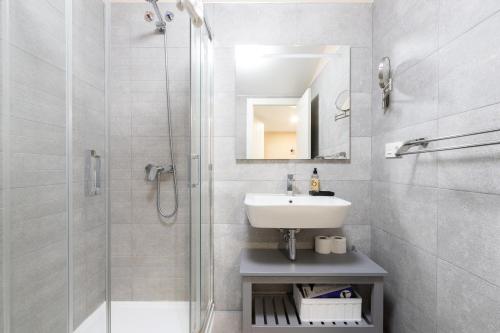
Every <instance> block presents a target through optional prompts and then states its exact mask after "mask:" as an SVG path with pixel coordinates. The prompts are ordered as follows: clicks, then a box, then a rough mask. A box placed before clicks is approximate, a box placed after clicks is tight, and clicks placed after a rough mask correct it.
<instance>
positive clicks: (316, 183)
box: [311, 179, 319, 192]
mask: <svg viewBox="0 0 500 333" xmlns="http://www.w3.org/2000/svg"><path fill="white" fill-rule="evenodd" d="M311 191H314V192H318V191H319V179H311Z"/></svg>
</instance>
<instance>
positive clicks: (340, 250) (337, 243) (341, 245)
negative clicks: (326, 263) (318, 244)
mask: <svg viewBox="0 0 500 333" xmlns="http://www.w3.org/2000/svg"><path fill="white" fill-rule="evenodd" d="M330 244H331V246H332V248H331V251H332V253H336V254H344V253H346V252H347V240H346V238H345V237H342V236H332V237H330Z"/></svg>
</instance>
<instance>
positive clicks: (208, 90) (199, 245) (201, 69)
mask: <svg viewBox="0 0 500 333" xmlns="http://www.w3.org/2000/svg"><path fill="white" fill-rule="evenodd" d="M212 96H213V91H212V45H211V41H210V39H209V37H208V33H207V31H206V30H205V28H201V29H199V28H194V27H192V28H191V160H190V162H191V332H193V333H194V332H199V331H200V330H201V329H202V328H203V325H204V324H205V322H206V320H207V316H208V314H209V312H210V309H211V305H212V289H213V288H212V283H213V282H212V275H213V274H212V269H213V265H212V258H213V251H212V248H213V246H212V140H211V137H212V133H211V128H212Z"/></svg>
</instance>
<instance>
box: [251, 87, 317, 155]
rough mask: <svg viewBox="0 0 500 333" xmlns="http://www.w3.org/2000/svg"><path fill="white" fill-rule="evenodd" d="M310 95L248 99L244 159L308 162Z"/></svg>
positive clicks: (308, 91) (307, 93)
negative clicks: (301, 160)
mask: <svg viewBox="0 0 500 333" xmlns="http://www.w3.org/2000/svg"><path fill="white" fill-rule="evenodd" d="M310 96H311V92H310V90H309V89H307V91H306V92H305V93H304V95H303V96H302V97H301V98H248V99H247V158H252V159H262V158H264V159H309V158H310V156H311V155H310V145H311V143H310V140H311V135H310V107H311V102H310Z"/></svg>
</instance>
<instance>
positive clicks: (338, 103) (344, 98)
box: [335, 90, 351, 112]
mask: <svg viewBox="0 0 500 333" xmlns="http://www.w3.org/2000/svg"><path fill="white" fill-rule="evenodd" d="M335 107H336V108H337V110H339V111H343V112H346V111H349V110H350V109H351V93H350V92H349V90H344V91H341V92H340V94H339V95H338V96H337V99H336V100H335Z"/></svg>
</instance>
